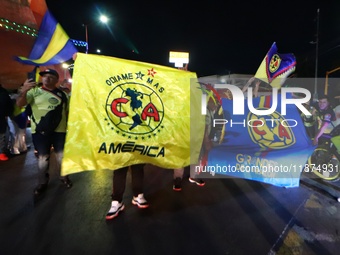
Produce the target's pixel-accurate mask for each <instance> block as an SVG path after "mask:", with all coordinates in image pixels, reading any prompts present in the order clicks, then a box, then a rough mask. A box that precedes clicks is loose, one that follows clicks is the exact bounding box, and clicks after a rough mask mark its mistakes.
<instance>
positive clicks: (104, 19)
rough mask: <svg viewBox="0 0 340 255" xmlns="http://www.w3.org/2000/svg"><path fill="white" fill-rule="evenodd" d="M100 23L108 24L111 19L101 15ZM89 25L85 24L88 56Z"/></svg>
mask: <svg viewBox="0 0 340 255" xmlns="http://www.w3.org/2000/svg"><path fill="white" fill-rule="evenodd" d="M99 21H100V22H102V23H105V24H106V23H107V22H108V21H109V18H108V17H106V16H105V15H101V16H100V17H99ZM88 25H89V24H83V26H84V27H85V41H86V52H85V53H86V54H87V53H88V52H89V36H88V29H87V27H88Z"/></svg>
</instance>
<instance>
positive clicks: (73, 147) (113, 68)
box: [62, 53, 205, 175]
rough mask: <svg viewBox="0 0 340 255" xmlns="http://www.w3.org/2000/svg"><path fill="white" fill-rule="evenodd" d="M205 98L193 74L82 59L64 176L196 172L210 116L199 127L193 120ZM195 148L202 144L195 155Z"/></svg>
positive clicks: (96, 57)
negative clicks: (128, 170) (131, 170)
mask: <svg viewBox="0 0 340 255" xmlns="http://www.w3.org/2000/svg"><path fill="white" fill-rule="evenodd" d="M192 82H193V83H196V84H195V85H193V86H191V83H192ZM201 96H202V93H201V90H199V89H197V77H196V74H195V73H193V72H188V71H182V70H178V69H175V68H170V67H165V66H160V65H155V64H149V63H143V62H137V61H131V60H126V59H119V58H114V57H107V56H100V55H91V54H82V53H78V54H77V58H76V60H75V64H74V71H73V83H72V96H71V100H70V112H69V119H68V127H67V136H66V143H65V149H64V158H63V162H62V175H67V174H72V173H77V172H82V171H85V170H101V169H110V170H115V169H119V168H121V167H124V166H129V165H133V164H138V163H150V164H153V165H157V166H160V167H163V168H171V169H173V168H179V167H184V166H187V165H190V164H191V162H192V160H193V157H195V160H196V162H197V161H198V154H199V150H200V145H201V143H202V140H203V134H204V125H205V123H204V116H203V115H201V114H198V116H197V117H196V120H197V122H198V124H195V125H190V119H191V108H192V107H194V108H195V109H200V107H201V105H200V103H201ZM199 119H201V121H199ZM191 134H192V135H191ZM191 140H196V141H197V144H199V146H197V147H195V148H192V150H190V145H191V144H192V143H191V142H192V141H191ZM193 150H196V153H193V152H192V151H193Z"/></svg>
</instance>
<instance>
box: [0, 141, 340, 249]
mask: <svg viewBox="0 0 340 255" xmlns="http://www.w3.org/2000/svg"><path fill="white" fill-rule="evenodd" d="M29 142H30V141H29ZM51 161H52V163H53V158H52V159H51ZM50 170H51V180H50V184H49V186H48V190H47V191H46V194H45V195H44V196H43V197H42V199H40V200H39V201H36V202H34V201H33V189H34V187H35V185H36V179H37V171H36V158H35V156H34V152H33V149H30V150H29V151H28V152H27V153H25V154H22V155H18V156H14V157H11V158H10V160H9V161H5V162H4V161H1V162H0V201H1V209H0V254H1V255H19V254H20V255H26V254H34V255H50V254H51V255H54V254H55V255H68V254H70V255H71V254H72V255H74V254H96V255H102V254H103V255H106V254H169V255H170V254H171V255H172V254H224V255H225V254H233V255H234V254H235V255H238V254H240V255H245V254H247V255H248V254H255V255H257V254H285V255H286V254H293V255H298V254H307V255H314V254H315V255H316V254H322V255H327V254H339V250H340V233H339V230H340V203H339V202H337V200H336V196H334V194H332V192H328V191H325V190H324V189H322V187H321V188H320V187H316V186H314V185H313V184H311V183H310V182H308V181H305V180H302V181H301V184H300V186H299V187H298V188H289V189H286V188H280V187H275V186H272V185H268V184H264V183H259V182H255V181H249V180H243V179H235V178H215V179H206V185H205V186H204V187H199V186H197V185H196V184H192V183H190V182H189V181H188V179H187V177H188V174H189V173H188V172H185V177H186V178H185V180H184V181H183V188H182V191H180V192H176V191H173V190H172V170H169V169H162V168H159V167H155V166H151V165H147V166H146V167H145V190H144V193H145V197H146V198H147V200H148V201H149V203H150V207H149V208H147V209H139V208H137V207H136V206H134V205H132V204H131V198H132V191H131V184H130V183H131V179H130V175H128V180H127V187H126V192H125V195H124V203H125V210H124V211H122V212H121V213H120V214H119V216H118V217H117V218H114V219H113V220H110V221H107V220H105V215H106V213H107V211H108V209H109V207H110V204H111V197H110V195H111V192H112V171H111V170H102V171H87V172H83V173H78V174H73V175H71V176H70V178H71V179H72V181H73V183H74V185H73V187H72V188H71V189H66V187H65V186H63V185H62V184H61V182H60V181H59V180H58V177H57V175H56V173H55V169H54V168H53V167H51V169H50ZM333 185H335V186H336V185H338V184H336V183H333Z"/></svg>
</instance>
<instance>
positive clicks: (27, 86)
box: [16, 79, 37, 107]
mask: <svg viewBox="0 0 340 255" xmlns="http://www.w3.org/2000/svg"><path fill="white" fill-rule="evenodd" d="M36 85H37V84H36V82H34V81H30V80H29V79H27V80H26V81H25V83H24V84H23V85H22V88H21V92H20V94H19V96H18V97H17V100H16V104H17V106H19V107H23V106H25V105H27V99H26V94H27V92H28V91H29V90H30V89H31V88H33V87H35V86H36Z"/></svg>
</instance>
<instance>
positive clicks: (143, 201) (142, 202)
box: [132, 193, 149, 208]
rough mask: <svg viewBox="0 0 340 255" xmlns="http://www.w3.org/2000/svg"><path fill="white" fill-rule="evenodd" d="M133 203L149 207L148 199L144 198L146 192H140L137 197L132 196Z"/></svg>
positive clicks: (139, 206) (140, 206) (141, 206)
mask: <svg viewBox="0 0 340 255" xmlns="http://www.w3.org/2000/svg"><path fill="white" fill-rule="evenodd" d="M132 204H133V205H137V206H138V208H147V207H149V203H148V201H146V199H145V198H144V194H143V193H140V194H139V195H138V196H137V197H133V198H132Z"/></svg>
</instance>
